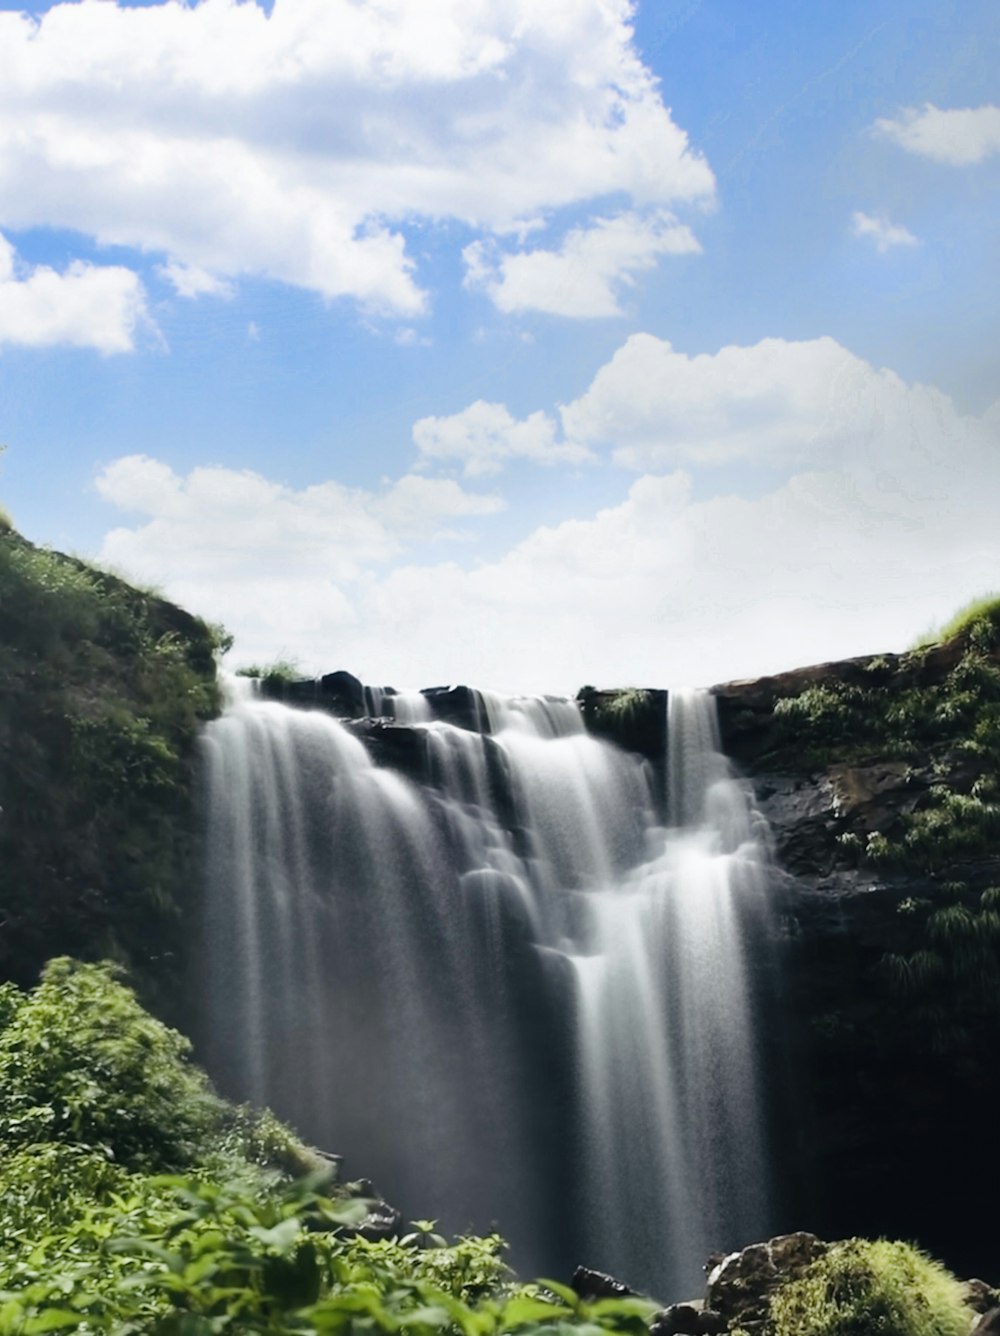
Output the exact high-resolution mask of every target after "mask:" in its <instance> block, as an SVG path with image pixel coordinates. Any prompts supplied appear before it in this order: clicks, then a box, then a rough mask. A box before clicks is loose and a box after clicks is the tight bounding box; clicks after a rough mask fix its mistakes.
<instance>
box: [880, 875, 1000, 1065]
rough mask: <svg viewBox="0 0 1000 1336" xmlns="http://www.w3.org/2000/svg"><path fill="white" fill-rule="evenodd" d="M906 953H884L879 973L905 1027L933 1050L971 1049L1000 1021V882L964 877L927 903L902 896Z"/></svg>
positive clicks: (955, 1053) (953, 1054) (955, 1052)
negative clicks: (977, 883) (975, 887)
mask: <svg viewBox="0 0 1000 1336" xmlns="http://www.w3.org/2000/svg"><path fill="white" fill-rule="evenodd" d="M900 910H901V911H902V912H903V913H904V914H905V916H906V918H907V919H908V920H909V936H910V940H911V946H910V949H909V950H908V951H900V952H893V953H890V954H887V955H886V956H884V957H883V960H882V977H883V979H884V980H885V982H886V984H887V986H888V988H889V990H890V993H891V995H893V997H894V999H895V1000H897V1001H898V1004H899V1006H900V1009H901V1012H902V1015H901V1017H900V1020H901V1023H905V1025H906V1027H907V1032H908V1033H909V1034H910V1036H911V1037H912V1039H913V1040H914V1041H915V1042H917V1043H918V1044H919V1045H922V1046H925V1047H926V1048H927V1049H929V1051H930V1052H931V1053H934V1054H937V1055H940V1056H949V1057H950V1058H951V1059H952V1060H958V1059H961V1058H962V1057H963V1056H964V1055H966V1054H970V1055H975V1053H976V1051H977V1050H978V1049H979V1047H980V1045H981V1043H982V1033H983V1027H984V1025H985V1026H989V1025H992V1026H996V1025H997V1024H998V1023H1000V887H990V888H988V889H987V890H985V891H982V892H981V893H980V894H979V895H975V894H973V893H971V892H969V891H968V890H967V889H966V887H965V886H964V885H962V884H961V883H954V884H949V885H947V886H945V887H944V888H943V889H942V892H941V896H940V898H939V899H938V900H936V901H935V902H934V903H933V904H932V903H931V902H930V901H927V900H922V901H909V902H907V901H904V902H903V904H901V905H900Z"/></svg>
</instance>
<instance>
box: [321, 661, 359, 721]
mask: <svg viewBox="0 0 1000 1336" xmlns="http://www.w3.org/2000/svg"><path fill="white" fill-rule="evenodd" d="M319 689H320V696H321V698H322V703H323V708H324V709H327V710H331V711H332V712H333V713H334V714H340V715H343V716H344V717H345V718H348V719H360V718H362V716H363V715H364V714H365V688H364V683H363V682H361V681H360V679H359V678H357V677H355V676H354V674H353V673H347V672H343V671H340V672H336V673H326V674H325V675H324V676H323V677H321V678H320V679H319Z"/></svg>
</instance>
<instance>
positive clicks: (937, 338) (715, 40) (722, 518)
mask: <svg viewBox="0 0 1000 1336" xmlns="http://www.w3.org/2000/svg"><path fill="white" fill-rule="evenodd" d="M998 203H1000V11H998V9H997V7H996V4H995V0H837V3H836V4H833V3H828V4H809V5H804V4H802V3H801V0H767V3H764V2H763V0H638V3H637V4H633V3H630V0H546V3H545V4H539V3H537V0H419V3H417V0H269V3H266V4H265V3H261V2H259V0H258V2H257V3H255V2H254V0H192V2H189V3H183V2H182V0H168V2H167V3H160V2H155V0H154V2H153V3H121V2H120V0H74V2H73V3H59V4H44V3H42V4H34V5H28V6H25V5H24V4H23V3H9V2H8V0H0V442H3V443H4V445H5V447H6V448H5V450H4V452H3V455H2V457H0V504H2V505H3V507H4V508H5V509H6V510H7V511H8V512H9V513H10V515H11V516H12V518H13V520H14V522H15V524H16V525H17V526H18V527H19V528H20V530H21V531H22V532H23V533H25V534H26V535H27V537H29V538H30V539H32V540H33V541H35V542H37V543H42V544H48V545H51V546H53V547H55V548H58V549H60V550H64V551H73V552H76V553H79V554H81V555H83V556H86V557H88V558H91V559H95V560H97V561H99V562H101V563H103V564H105V565H108V566H111V567H113V568H114V569H116V570H118V571H120V572H121V573H124V574H126V575H127V576H129V577H131V578H134V579H137V580H139V581H141V582H143V583H149V584H154V585H156V586H157V587H159V588H160V589H162V590H163V591H164V592H165V593H166V594H167V595H168V596H170V597H172V598H174V599H176V600H177V601H179V602H181V603H182V604H184V605H185V606H186V607H188V608H190V609H191V610H192V611H194V612H197V613H199V614H201V615H202V616H204V617H206V618H208V619H209V620H211V621H217V622H221V623H223V624H224V625H225V626H226V627H227V628H228V629H229V630H230V631H231V632H232V633H233V634H234V636H235V646H234V649H233V650H232V651H231V654H230V658H229V662H230V664H231V665H232V666H234V667H235V666H239V665H241V664H243V665H245V664H248V663H251V662H256V663H268V662H272V661H274V660H276V659H285V660H292V661H293V662H295V663H296V664H297V665H298V666H299V668H300V669H301V671H302V672H303V673H304V674H310V675H311V674H313V673H316V672H326V671H332V670H334V669H337V668H346V669H349V670H350V671H352V672H354V673H356V674H357V675H358V676H360V677H361V678H362V679H364V680H365V681H367V682H370V683H381V684H394V685H396V686H429V685H437V684H444V683H449V682H460V681H464V682H471V683H473V684H478V685H482V686H491V687H494V688H496V689H499V690H510V691H543V692H567V693H572V692H574V691H575V690H576V689H577V688H578V687H579V686H581V685H583V684H585V683H586V684H593V685H596V686H628V685H639V686H666V685H677V684H681V683H684V684H693V685H709V684H711V683H714V682H718V681H725V680H730V679H733V678H738V677H747V676H754V675H757V674H761V673H768V672H776V671H782V670H784V669H788V668H792V667H795V666H798V665H801V664H805V663H812V662H819V661H822V660H825V659H830V658H842V657H847V656H850V655H856V654H863V653H876V652H882V651H886V650H898V649H903V648H906V647H907V646H908V645H909V644H910V643H911V642H912V641H913V640H914V639H915V638H916V637H917V636H919V635H920V634H921V633H923V632H925V631H927V630H928V629H929V628H931V627H933V626H934V625H935V624H937V623H940V622H941V621H943V620H944V619H946V618H947V617H948V616H949V615H950V614H951V612H953V611H954V610H955V608H956V607H958V606H959V605H960V604H962V603H963V602H965V601H967V600H969V599H971V598H973V597H976V596H978V595H981V594H983V593H985V592H987V591H991V590H997V589H1000V337H998V336H1000V302H998V300H997V295H998V291H1000V283H998V279H1000V264H998V258H1000V256H998V251H1000V228H998V226H997V224H998V221H1000V209H998Z"/></svg>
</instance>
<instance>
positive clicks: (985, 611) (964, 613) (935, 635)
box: [911, 591, 1000, 649]
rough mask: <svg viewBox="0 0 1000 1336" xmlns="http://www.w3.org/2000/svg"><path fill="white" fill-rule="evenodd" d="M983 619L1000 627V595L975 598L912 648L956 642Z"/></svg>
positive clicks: (984, 595) (926, 633)
mask: <svg viewBox="0 0 1000 1336" xmlns="http://www.w3.org/2000/svg"><path fill="white" fill-rule="evenodd" d="M983 619H986V620H988V621H990V622H992V623H993V624H994V625H1000V594H998V593H996V592H995V591H991V592H990V593H988V594H982V595H981V596H980V597H979V598H974V599H972V600H971V602H969V603H965V604H963V606H962V607H960V608H959V609H958V610H957V612H955V613H953V614H952V616H951V617H949V619H948V620H947V621H946V622H945V623H944V624H943V625H941V626H939V627H934V628H932V629H931V630H929V631H926V632H925V633H924V634H923V635H922V636H920V637H919V638H918V639H917V640H916V641H915V642H914V643H913V645H912V646H911V648H912V649H923V648H924V647H925V646H927V645H939V644H944V643H945V642H946V641H948V640H954V639H955V638H956V637H958V636H962V635H964V634H965V633H966V632H968V631H969V630H971V628H972V627H973V625H974V624H975V623H976V622H979V621H982V620H983Z"/></svg>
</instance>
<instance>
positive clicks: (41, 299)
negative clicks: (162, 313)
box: [0, 235, 147, 354]
mask: <svg viewBox="0 0 1000 1336" xmlns="http://www.w3.org/2000/svg"><path fill="white" fill-rule="evenodd" d="M146 318H147V316H146V299H145V293H144V290H143V286H142V283H141V281H140V279H139V277H138V275H137V274H134V273H133V272H132V270H131V269H124V268H122V267H121V266H119V265H94V264H85V263H83V262H82V261H79V260H77V261H74V262H73V263H72V264H71V265H69V267H68V268H67V269H65V270H64V271H63V272H62V273H57V272H56V270H55V269H52V268H50V267H49V266H47V265H38V266H36V267H35V268H30V267H28V266H25V265H19V264H18V262H17V256H16V252H15V250H14V247H13V246H12V245H11V243H10V242H9V241H8V240H7V238H6V237H4V236H3V235H0V345H2V344H5V343H6V344H19V345H21V346H22V347H26V348H51V347H54V346H57V345H65V346H69V347H74V348H95V349H96V350H97V351H98V352H100V353H105V354H108V353H127V352H130V351H131V350H132V348H133V347H134V344H135V333H136V328H137V327H138V325H139V324H140V323H141V322H142V321H143V320H145V319H146Z"/></svg>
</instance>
